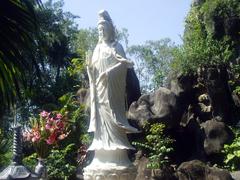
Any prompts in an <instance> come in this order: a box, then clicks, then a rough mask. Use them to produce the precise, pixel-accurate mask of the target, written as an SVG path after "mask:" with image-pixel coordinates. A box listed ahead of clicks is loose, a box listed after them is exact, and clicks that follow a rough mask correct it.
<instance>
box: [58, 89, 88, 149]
mask: <svg viewBox="0 0 240 180" xmlns="http://www.w3.org/2000/svg"><path fill="white" fill-rule="evenodd" d="M59 101H60V102H61V104H62V105H63V107H62V108H61V110H60V112H61V113H67V114H68V118H69V120H70V122H71V126H70V130H71V133H70V134H69V137H68V138H67V139H66V140H65V142H64V144H65V145H67V144H69V143H74V144H75V145H76V146H77V147H80V146H81V145H82V144H88V143H89V142H90V136H89V134H88V133H87V126H88V123H87V117H86V113H85V107H84V105H82V104H80V103H79V100H78V99H77V97H76V96H75V95H73V93H67V94H65V95H63V96H62V97H61V98H59Z"/></svg>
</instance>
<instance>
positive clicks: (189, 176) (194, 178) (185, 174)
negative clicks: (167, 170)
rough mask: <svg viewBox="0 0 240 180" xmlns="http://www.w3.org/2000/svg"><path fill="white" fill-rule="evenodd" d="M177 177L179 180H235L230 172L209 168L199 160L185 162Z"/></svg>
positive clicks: (179, 168)
mask: <svg viewBox="0 0 240 180" xmlns="http://www.w3.org/2000/svg"><path fill="white" fill-rule="evenodd" d="M176 176H177V177H178V179H179V180H233V178H232V176H231V175H230V173H229V172H228V171H226V170H223V169H219V168H216V167H209V166H207V165H206V164H204V163H203V162H201V161H199V160H192V161H188V162H183V163H182V164H181V165H180V166H179V167H178V169H177V172H176Z"/></svg>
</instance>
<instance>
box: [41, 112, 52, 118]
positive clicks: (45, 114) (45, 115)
mask: <svg viewBox="0 0 240 180" xmlns="http://www.w3.org/2000/svg"><path fill="white" fill-rule="evenodd" d="M49 115H50V113H48V112H47V111H42V112H41V113H40V116H41V117H43V118H45V117H48V116H49Z"/></svg>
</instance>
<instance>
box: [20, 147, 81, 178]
mask: <svg viewBox="0 0 240 180" xmlns="http://www.w3.org/2000/svg"><path fill="white" fill-rule="evenodd" d="M76 151H77V149H76V146H75V145H74V144H69V145H68V146H66V147H65V148H64V149H53V150H51V153H50V155H49V156H48V158H47V159H46V166H47V171H48V178H49V179H71V178H72V179H74V177H75V173H76V169H77V163H76V162H77V161H76V158H75V157H76ZM23 163H24V165H26V166H27V167H29V168H31V169H34V168H35V167H36V165H37V154H36V153H34V154H32V155H30V156H28V157H25V158H24V159H23Z"/></svg>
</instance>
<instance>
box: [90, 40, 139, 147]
mask: <svg viewBox="0 0 240 180" xmlns="http://www.w3.org/2000/svg"><path fill="white" fill-rule="evenodd" d="M132 66H133V63H132V62H130V61H129V60H127V59H126V57H125V53H124V50H123V48H122V46H121V44H119V43H118V42H114V43H112V44H105V43H101V44H100V43H99V44H98V45H97V46H96V48H95V50H94V52H93V56H92V59H91V63H90V65H89V66H88V68H87V70H88V76H89V82H90V105H91V114H90V125H89V129H88V131H89V132H94V138H93V142H92V144H91V146H90V147H89V150H100V149H104V150H116V149H134V148H133V147H132V146H131V144H130V143H129V141H128V139H127V133H136V132H138V130H137V129H136V128H134V127H132V126H130V125H129V123H128V120H127V118H126V109H125V107H126V104H125V103H126V101H125V100H126V75H127V69H128V68H131V67H132Z"/></svg>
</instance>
